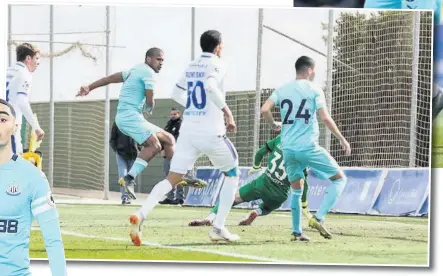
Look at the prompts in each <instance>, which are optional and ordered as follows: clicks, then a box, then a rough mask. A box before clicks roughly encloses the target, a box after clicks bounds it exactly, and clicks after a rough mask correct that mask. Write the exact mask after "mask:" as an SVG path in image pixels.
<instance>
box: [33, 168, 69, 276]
mask: <svg viewBox="0 0 443 276" xmlns="http://www.w3.org/2000/svg"><path fill="white" fill-rule="evenodd" d="M33 184H34V187H35V188H34V192H33V195H32V202H31V208H32V214H33V216H34V217H35V218H36V220H37V222H38V224H39V226H40V230H41V232H42V235H43V240H44V242H45V247H46V252H47V254H48V260H49V266H50V268H51V274H52V275H53V276H59V275H61V276H65V275H67V273H66V259H65V251H64V247H63V241H62V237H61V231H60V224H59V220H58V213H57V210H56V207H55V203H54V200H53V198H52V195H51V193H50V188H49V183H48V181H47V179H46V177H44V176H43V173H42V175H41V176H39V177H37V180H36V182H34V183H33Z"/></svg>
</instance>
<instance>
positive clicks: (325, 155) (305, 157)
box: [283, 146, 341, 182]
mask: <svg viewBox="0 0 443 276" xmlns="http://www.w3.org/2000/svg"><path fill="white" fill-rule="evenodd" d="M283 159H284V161H285V169H286V173H287V174H288V179H289V181H290V182H293V181H295V180H297V179H300V178H304V174H303V170H304V169H305V168H309V169H310V170H313V171H314V172H315V174H316V176H318V177H319V178H321V179H329V178H331V177H333V176H334V175H336V174H338V173H339V172H340V171H341V170H340V166H339V165H338V164H337V161H335V159H334V158H333V157H332V156H331V155H330V154H329V152H327V151H326V150H325V149H324V148H322V147H320V146H317V147H314V148H310V149H306V150H290V149H284V150H283Z"/></svg>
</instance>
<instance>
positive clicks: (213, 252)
mask: <svg viewBox="0 0 443 276" xmlns="http://www.w3.org/2000/svg"><path fill="white" fill-rule="evenodd" d="M37 229H38V228H33V230H37ZM61 233H62V234H63V235H67V236H73V237H80V238H88V239H98V240H109V241H120V242H128V239H123V238H114V237H101V236H93V235H86V234H82V233H76V232H71V231H64V230H62V231H61ZM142 244H143V245H146V246H151V247H157V248H166V249H176V250H182V251H194V252H203V253H211V254H217V255H222V256H227V257H236V258H243V259H250V260H255V261H262V262H273V263H277V264H294V265H295V264H305V263H298V262H291V261H287V260H277V259H272V258H266V257H260V256H252V255H245V254H238V253H231V252H224V251H218V250H211V249H203V248H194V247H184V246H172V245H162V244H159V243H154V242H149V241H148V242H146V241H145V242H142Z"/></svg>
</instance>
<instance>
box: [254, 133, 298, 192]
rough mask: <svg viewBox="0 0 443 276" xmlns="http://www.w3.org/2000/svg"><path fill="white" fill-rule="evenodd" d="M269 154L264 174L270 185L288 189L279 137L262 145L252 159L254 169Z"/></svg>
mask: <svg viewBox="0 0 443 276" xmlns="http://www.w3.org/2000/svg"><path fill="white" fill-rule="evenodd" d="M268 152H269V153H270V154H269V158H268V167H267V168H266V171H265V172H264V173H265V175H266V177H267V178H268V180H270V182H271V183H273V184H276V185H279V186H282V187H285V188H289V187H291V183H290V182H289V180H288V177H287V174H286V170H285V167H284V161H283V152H282V149H281V146H280V135H278V136H277V137H275V138H274V139H272V140H269V141H267V142H266V143H265V145H263V146H262V147H261V148H260V149H259V150H258V151H257V152H256V153H255V157H254V167H259V166H260V163H261V161H262V160H263V157H264V156H265V155H266V153H268Z"/></svg>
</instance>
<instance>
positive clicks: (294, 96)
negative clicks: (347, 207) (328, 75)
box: [261, 56, 351, 241]
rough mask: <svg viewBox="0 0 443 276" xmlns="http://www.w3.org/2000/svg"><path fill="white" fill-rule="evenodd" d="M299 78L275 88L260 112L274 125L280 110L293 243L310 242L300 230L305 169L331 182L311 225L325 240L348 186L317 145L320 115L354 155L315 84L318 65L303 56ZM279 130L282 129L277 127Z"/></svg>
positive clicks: (296, 68) (327, 154)
mask: <svg viewBox="0 0 443 276" xmlns="http://www.w3.org/2000/svg"><path fill="white" fill-rule="evenodd" d="M295 70H296V79H295V80H293V81H291V82H289V83H288V84H286V85H283V86H282V87H280V88H278V89H276V90H275V91H274V92H273V93H272V95H271V96H270V97H269V98H268V99H267V100H266V102H265V103H264V104H263V106H262V109H261V112H262V114H263V116H264V118H265V119H266V120H267V121H268V122H269V123H271V124H272V125H274V126H277V124H276V123H275V121H274V119H273V117H272V113H271V109H272V107H273V106H274V105H277V106H279V107H280V117H281V120H282V125H281V131H282V134H281V144H282V149H283V158H284V161H285V168H286V172H287V174H288V178H289V181H290V182H291V187H292V194H291V211H292V231H293V233H292V234H293V240H295V241H309V238H308V237H306V236H305V235H304V234H303V233H302V229H301V202H300V198H301V194H302V190H303V182H304V181H303V178H304V175H303V169H304V168H306V167H308V168H310V169H312V170H314V171H315V172H316V174H317V176H319V177H320V178H323V179H330V180H331V181H332V185H330V186H329V187H328V190H327V192H326V195H325V197H324V199H323V203H322V204H321V205H320V207H319V209H318V211H317V212H316V214H315V216H314V217H313V218H312V219H311V220H310V221H309V226H311V227H313V228H316V229H317V230H318V231H319V232H320V234H321V235H322V236H323V237H325V238H331V237H332V235H331V233H329V231H327V230H326V228H324V227H323V225H322V224H323V220H324V218H325V216H326V214H327V213H328V212H329V210H330V209H331V208H332V206H333V205H334V204H335V202H336V200H337V198H338V197H339V196H340V194H341V192H342V191H343V189H344V187H345V185H346V176H345V174H344V173H343V171H342V170H341V169H340V167H339V166H338V164H337V162H336V161H335V160H334V158H332V156H331V155H330V154H329V153H328V152H327V151H326V150H325V149H324V148H322V147H320V146H319V144H318V135H319V130H318V129H319V127H318V122H317V113H318V114H319V115H320V118H321V120H322V121H323V122H324V123H325V125H326V127H328V129H329V130H330V131H331V132H332V133H333V134H334V135H335V136H336V137H337V138H338V139H339V140H340V144H341V145H342V147H343V149H344V150H345V151H346V154H350V153H351V148H350V146H349V143H348V142H347V141H346V139H345V138H344V137H343V135H342V134H341V133H340V131H339V130H338V128H337V126H336V124H335V122H334V120H333V119H332V118H331V116H330V115H329V112H328V110H327V106H326V101H325V97H324V94H323V91H322V90H321V89H320V88H318V87H316V86H315V85H314V84H313V83H312V81H313V79H314V77H315V62H314V60H313V59H312V58H309V57H306V56H302V57H300V58H299V59H298V60H297V61H296V63H295ZM278 127H280V126H279V125H278Z"/></svg>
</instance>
